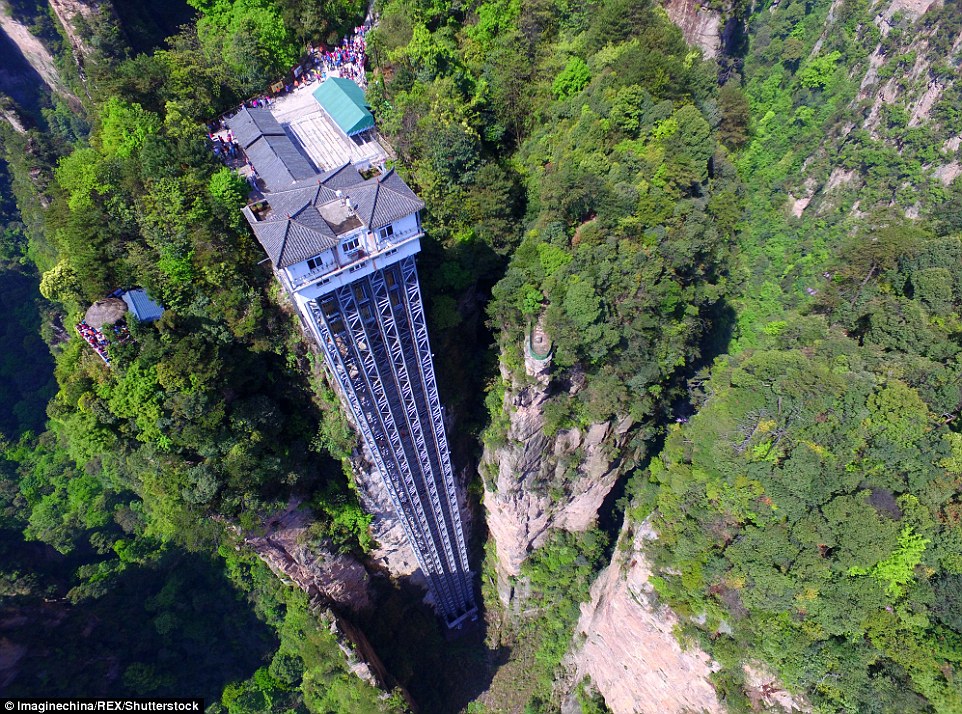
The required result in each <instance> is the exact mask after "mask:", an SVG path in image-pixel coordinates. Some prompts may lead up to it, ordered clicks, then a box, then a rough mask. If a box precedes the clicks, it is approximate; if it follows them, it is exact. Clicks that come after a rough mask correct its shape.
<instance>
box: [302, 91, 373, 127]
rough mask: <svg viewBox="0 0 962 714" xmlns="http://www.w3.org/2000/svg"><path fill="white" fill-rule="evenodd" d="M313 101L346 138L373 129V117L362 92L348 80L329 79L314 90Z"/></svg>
mask: <svg viewBox="0 0 962 714" xmlns="http://www.w3.org/2000/svg"><path fill="white" fill-rule="evenodd" d="M314 99H316V100H317V103H318V104H320V105H321V108H322V109H323V110H324V111H325V112H327V114H328V116H330V117H331V119H333V120H334V122H335V123H336V124H337V125H338V126H339V127H340V128H341V131H343V132H344V133H345V134H347V135H348V136H354V135H355V134H360V133H361V132H362V131H366V130H368V129H373V128H374V116H373V115H372V114H371V112H370V111H369V110H368V108H367V105H366V104H365V102H364V91H363V90H362V89H361V88H360V87H358V86H357V85H356V84H355V83H354V82H352V81H351V80H350V79H344V78H343V77H329V78H328V79H326V80H324V82H323V83H322V84H321V86H320V87H318V88H317V89H315V90H314Z"/></svg>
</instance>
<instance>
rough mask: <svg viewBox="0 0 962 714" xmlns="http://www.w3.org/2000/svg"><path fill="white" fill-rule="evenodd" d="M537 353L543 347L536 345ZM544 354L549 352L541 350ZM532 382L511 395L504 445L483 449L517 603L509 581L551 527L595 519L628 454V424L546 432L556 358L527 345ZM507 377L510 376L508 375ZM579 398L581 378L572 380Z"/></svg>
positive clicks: (491, 506) (505, 581)
mask: <svg viewBox="0 0 962 714" xmlns="http://www.w3.org/2000/svg"><path fill="white" fill-rule="evenodd" d="M536 350H537V348H536ZM541 354H545V353H544V352H542V353H541ZM525 365H526V373H527V375H526V378H522V379H523V380H524V381H523V383H522V382H516V383H514V384H512V386H511V388H509V389H508V390H507V392H506V393H505V408H506V409H508V411H509V412H510V426H509V428H508V433H507V439H506V443H504V444H503V445H501V446H498V447H496V448H490V447H487V446H486V447H485V450H484V454H483V455H482V458H481V470H482V473H483V474H485V476H486V477H485V479H484V481H485V490H484V506H485V509H486V511H487V525H488V531H489V533H490V534H491V537H492V539H493V541H494V545H495V550H496V553H497V566H498V567H497V569H498V576H499V587H498V589H499V592H500V594H501V599H502V601H503V602H505V603H508V602H509V601H510V600H511V598H512V586H511V585H510V584H509V581H510V579H511V578H514V577H516V576H518V575H519V574H520V572H521V564H522V563H523V562H524V560H525V558H526V557H527V556H528V554H529V553H530V552H531V551H532V550H533V549H535V548H537V547H539V546H540V545H542V544H543V543H544V541H545V539H546V538H547V536H548V533H549V531H550V530H551V529H553V528H563V529H565V530H568V531H573V532H577V531H584V530H587V529H588V528H590V527H591V526H592V525H593V524H594V523H595V521H596V519H597V515H598V510H599V508H600V507H601V505H602V503H603V501H604V499H605V497H606V496H607V495H608V493H609V492H610V491H611V489H612V487H613V486H614V484H615V481H617V479H618V477H619V476H620V475H621V474H622V471H623V469H624V466H625V463H626V462H628V461H629V460H628V459H625V458H623V457H622V451H624V449H625V448H626V446H627V443H628V441H629V438H630V435H629V431H630V429H631V426H632V422H631V420H630V419H627V418H626V419H622V420H619V421H617V422H616V421H614V420H611V421H608V422H603V423H600V424H592V425H590V426H589V427H588V428H587V429H584V430H582V429H578V428H572V429H562V430H560V431H558V432H557V433H556V434H553V435H552V437H551V438H548V437H547V436H546V435H545V433H544V424H545V419H544V406H545V404H546V403H547V401H548V399H549V398H550V395H551V388H552V384H551V380H550V378H549V376H548V374H549V371H550V357H549V358H546V359H538V358H537V354H535V355H532V354H531V344H530V342H529V344H528V345H526V348H525ZM503 376H504V377H505V378H506V379H507V378H509V375H508V374H507V372H506V371H504V372H503ZM570 381H571V383H572V386H571V392H572V393H577V391H578V390H579V389H580V386H579V385H580V384H582V383H583V380H581V381H579V380H578V378H577V375H574V376H573V377H572V378H571V380H570Z"/></svg>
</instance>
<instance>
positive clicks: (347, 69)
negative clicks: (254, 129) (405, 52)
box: [207, 22, 371, 190]
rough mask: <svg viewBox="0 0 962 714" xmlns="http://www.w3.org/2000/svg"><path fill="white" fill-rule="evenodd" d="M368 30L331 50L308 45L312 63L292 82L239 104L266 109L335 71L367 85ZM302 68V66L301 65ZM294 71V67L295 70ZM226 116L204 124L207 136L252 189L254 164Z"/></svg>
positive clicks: (358, 31) (367, 27)
mask: <svg viewBox="0 0 962 714" xmlns="http://www.w3.org/2000/svg"><path fill="white" fill-rule="evenodd" d="M370 29H371V25H370V23H369V22H365V23H364V24H362V25H358V26H357V27H355V28H354V32H353V34H351V35H349V36H348V37H345V38H344V39H343V40H341V44H340V45H339V46H337V47H333V48H331V49H324V48H322V47H311V48H310V52H309V54H310V59H309V62H310V63H311V64H312V65H313V66H311V67H308V68H306V69H304V70H303V71H300V72H299V73H298V76H297V77H294V78H293V80H292V81H282V82H278V83H276V84H273V85H271V93H272V94H273V96H272V95H270V94H265V95H263V96H260V97H252V98H251V99H248V100H247V101H246V102H244V104H243V105H242V106H246V107H247V108H248V109H255V108H258V107H263V108H270V107H271V105H273V104H274V101H275V99H274V97H276V96H278V95H282V94H289V93H290V92H292V91H295V90H297V89H300V88H302V87H306V86H307V85H309V84H313V83H314V82H316V81H319V80H320V81H323V80H325V79H327V77H328V76H329V75H332V74H336V75H339V76H341V77H345V78H347V79H351V80H353V81H354V82H355V83H356V84H357V85H358V86H359V87H361V88H362V89H363V88H364V87H366V86H367V80H366V78H365V74H364V73H365V69H364V68H365V64H366V62H367V55H366V52H367V39H366V35H367V33H368V31H369V30H370ZM302 67H303V66H302ZM296 71H298V70H297V69H295V72H296ZM228 116H229V115H224V116H223V117H221V118H219V119H215V120H214V121H212V122H210V123H208V125H207V137H208V139H210V142H211V147H212V149H213V151H214V155H215V156H217V158H219V159H220V160H221V161H223V162H224V163H225V164H227V165H228V166H230V167H232V168H235V169H238V170H240V173H241V175H242V176H244V178H246V179H247V182H248V183H249V184H250V185H251V188H252V189H253V190H257V174H256V172H255V171H254V166H253V165H252V164H251V163H250V161H248V160H247V157H246V156H245V155H244V152H243V151H242V150H241V148H240V145H239V144H238V143H237V142H236V141H235V140H234V135H233V133H232V132H231V131H230V130H229V129H228V127H227V121H226V119H227V118H228Z"/></svg>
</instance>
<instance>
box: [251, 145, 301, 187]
mask: <svg viewBox="0 0 962 714" xmlns="http://www.w3.org/2000/svg"><path fill="white" fill-rule="evenodd" d="M245 151H246V153H247V158H248V159H250V161H251V163H252V164H254V169H255V170H256V171H257V176H258V177H259V178H260V179H261V180H262V181H263V182H264V184H265V185H266V186H267V189H268V190H269V191H278V190H281V189H284V188H287V187H288V186H290V185H291V184H292V183H294V182H295V181H298V180H300V179H306V178H310V177H312V176H316V175H317V169H315V168H314V167H313V166H312V165H311V163H310V162H309V161H308V160H307V159H306V158H304V156H303V154H301V152H300V151H298V150H297V147H296V146H294V142H292V141H291V140H290V138H288V137H287V136H286V135H285V136H274V135H265V136H261V137H260V138H259V139H257V140H256V141H255V142H254V143H253V144H251V145H250V146H249V147H247V149H246V150H245Z"/></svg>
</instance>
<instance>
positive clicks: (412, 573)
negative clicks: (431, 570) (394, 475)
mask: <svg viewBox="0 0 962 714" xmlns="http://www.w3.org/2000/svg"><path fill="white" fill-rule="evenodd" d="M363 456H364V458H360V457H359V458H355V459H354V461H353V464H352V466H353V471H354V480H355V483H356V485H357V492H358V497H359V499H360V501H361V506H362V508H364V511H365V512H366V513H370V514H371V515H373V516H374V520H373V521H372V522H371V536H372V537H373V538H374V541H375V543H377V546H376V547H375V548H373V549H372V550H371V551H370V552H369V553H368V558H370V560H371V561H373V562H374V563H375V564H376V565H378V566H379V567H381V568H384V569H385V570H386V571H387V572H388V573H390V574H391V575H392V576H394V577H403V578H410V579H411V581H413V582H415V583H417V584H419V585H422V586H423V587H425V588H426V587H427V583H426V581H425V579H424V574H423V573H422V572H421V568H420V566H419V565H418V561H417V558H416V557H415V555H414V549H413V548H412V547H411V544H410V542H409V541H408V539H407V536H406V535H405V534H404V528H403V526H402V525H401V521H400V519H399V518H398V515H397V511H395V510H394V505H393V504H392V503H391V499H390V497H389V496H388V494H387V489H386V488H385V486H384V477H383V476H382V475H381V474H380V473H379V472H378V471H377V470H376V469H375V468H374V467H373V466H372V463H373V459H372V458H371V456H370V454H369V453H368V452H367V449H366V448H365V449H364V452H363Z"/></svg>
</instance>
